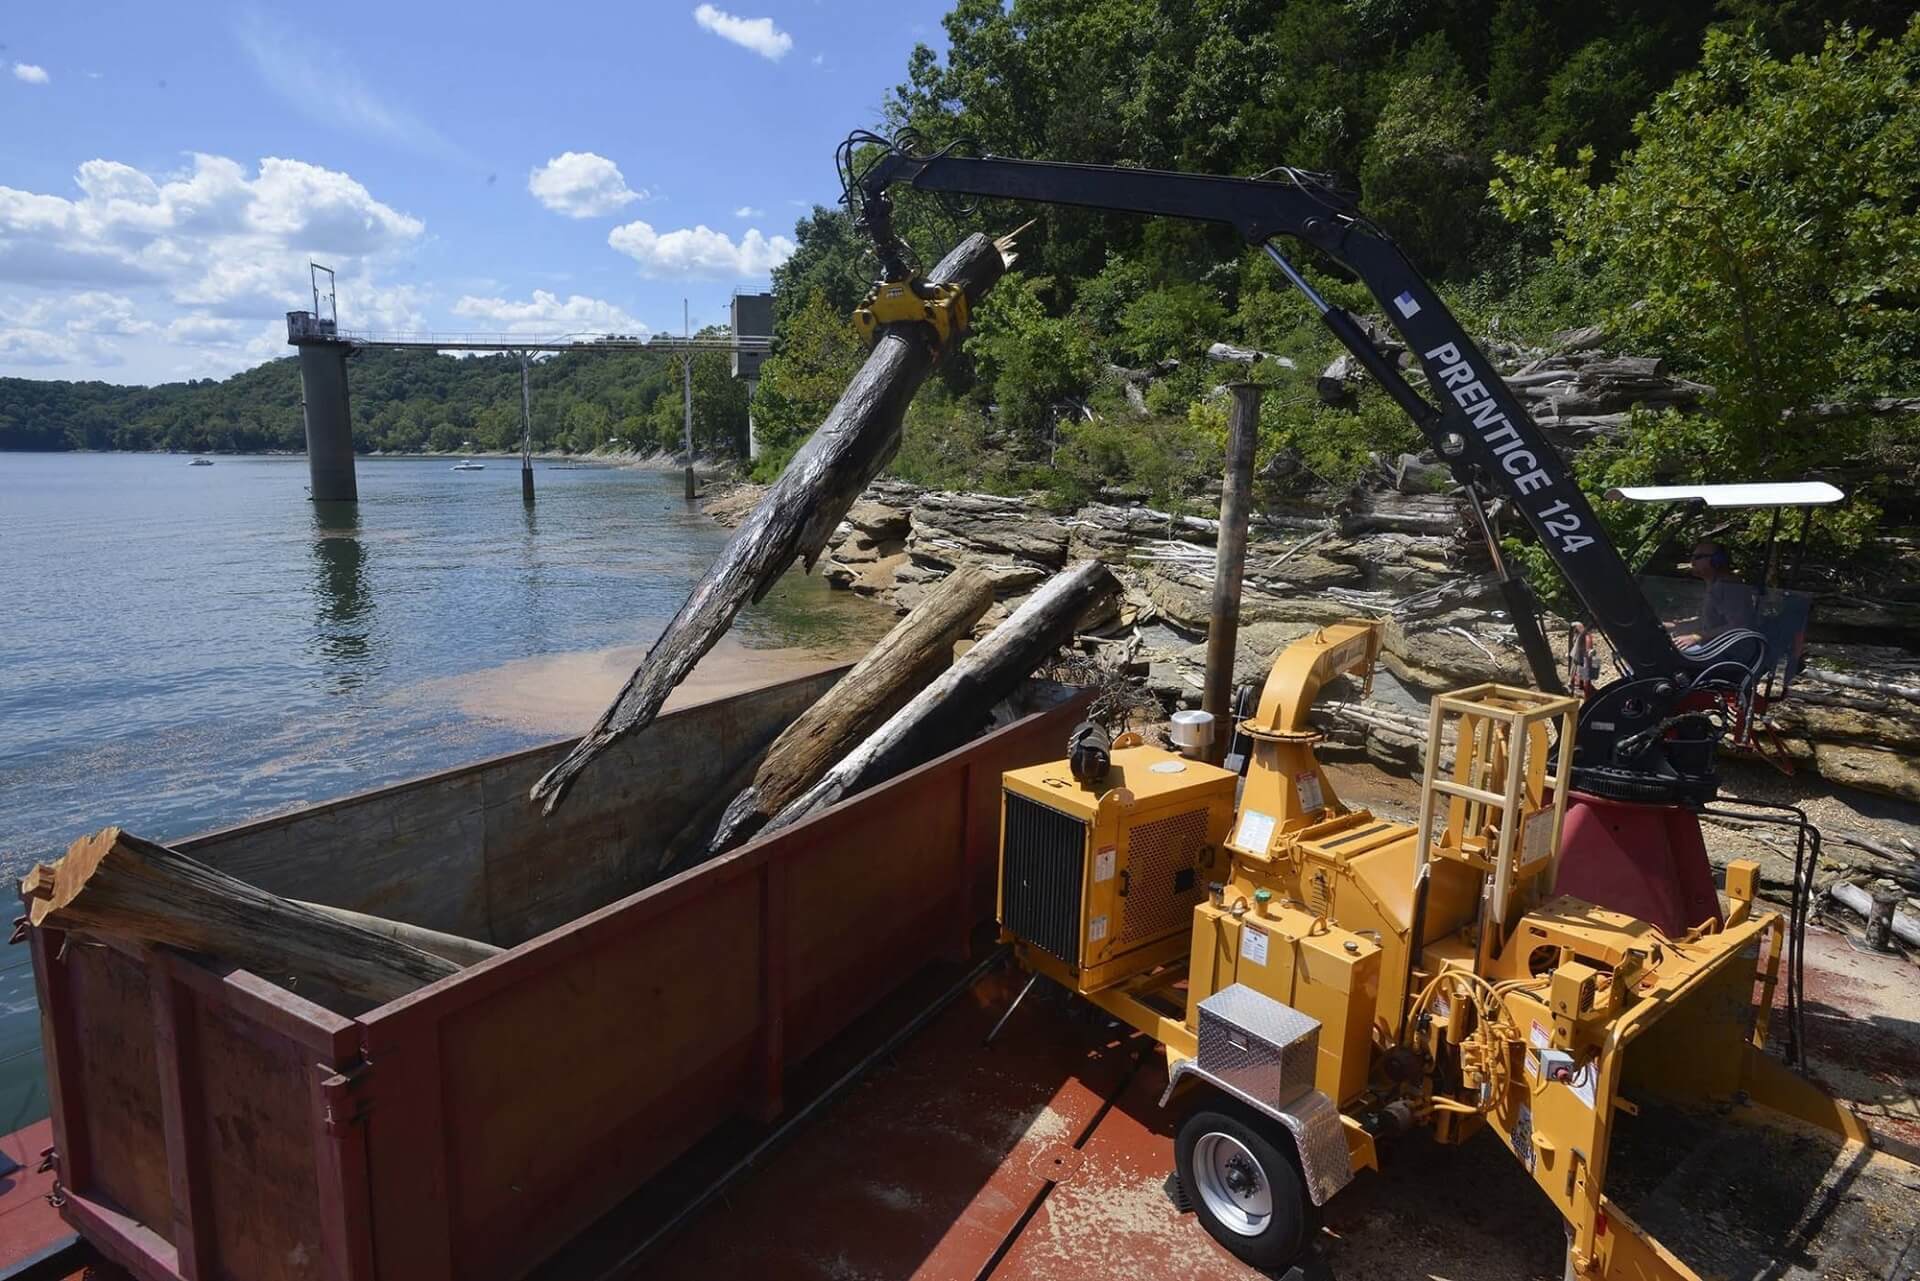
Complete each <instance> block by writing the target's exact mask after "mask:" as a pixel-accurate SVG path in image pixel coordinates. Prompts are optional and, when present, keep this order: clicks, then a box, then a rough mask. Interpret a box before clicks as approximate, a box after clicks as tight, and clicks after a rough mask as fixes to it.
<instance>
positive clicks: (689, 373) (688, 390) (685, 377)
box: [680, 298, 693, 502]
mask: <svg viewBox="0 0 1920 1281" xmlns="http://www.w3.org/2000/svg"><path fill="white" fill-rule="evenodd" d="M687 305H688V304H687V300H686V299H685V298H682V299H681V300H680V333H681V336H682V337H683V338H685V339H686V340H687V344H688V345H687V346H686V347H685V348H683V349H682V350H681V352H680V407H681V410H682V412H683V414H684V417H685V424H686V447H687V501H688V502H692V501H693V346H692V343H693V321H692V320H691V318H690V315H689V313H688V310H687Z"/></svg>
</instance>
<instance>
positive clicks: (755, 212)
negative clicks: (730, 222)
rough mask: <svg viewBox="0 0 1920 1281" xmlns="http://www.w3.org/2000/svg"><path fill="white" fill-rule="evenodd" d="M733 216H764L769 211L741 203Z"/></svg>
mask: <svg viewBox="0 0 1920 1281" xmlns="http://www.w3.org/2000/svg"><path fill="white" fill-rule="evenodd" d="M733 216H734V217H736V218H764V217H766V216H767V211H766V210H764V209H755V208H754V207H753V206H752V205H741V206H740V207H739V208H738V209H736V210H734V211H733Z"/></svg>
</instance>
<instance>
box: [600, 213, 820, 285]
mask: <svg viewBox="0 0 1920 1281" xmlns="http://www.w3.org/2000/svg"><path fill="white" fill-rule="evenodd" d="M607 243H608V244H609V245H612V246H613V247H614V248H615V249H617V250H619V251H620V252H621V253H623V254H625V255H627V256H628V257H629V258H631V259H633V260H634V261H635V262H637V263H639V264H640V270H641V271H642V272H643V273H644V274H646V275H649V276H711V277H719V278H723V279H733V280H741V279H747V278H754V277H761V276H765V275H766V274H767V273H769V272H771V271H772V270H773V269H774V268H775V267H778V266H779V265H780V264H781V263H783V262H785V261H786V260H787V259H789V258H791V257H793V249H794V245H793V242H792V241H791V240H788V239H787V238H786V237H785V236H774V237H772V238H768V237H766V236H763V235H761V234H760V232H759V229H758V228H754V229H750V230H749V231H748V232H747V233H746V234H745V235H744V236H742V237H741V238H740V240H739V242H738V243H737V244H736V243H735V242H734V240H733V238H732V237H731V236H728V235H727V234H726V233H725V232H719V231H715V230H713V229H712V228H711V227H707V226H705V225H704V224H703V225H701V226H697V227H692V228H685V227H683V228H681V229H680V230H678V231H667V232H658V231H655V230H654V229H653V228H652V227H651V226H649V225H648V224H647V223H644V222H630V223H627V224H626V225H624V226H620V227H615V228H614V229H613V230H612V231H610V232H608V233H607Z"/></svg>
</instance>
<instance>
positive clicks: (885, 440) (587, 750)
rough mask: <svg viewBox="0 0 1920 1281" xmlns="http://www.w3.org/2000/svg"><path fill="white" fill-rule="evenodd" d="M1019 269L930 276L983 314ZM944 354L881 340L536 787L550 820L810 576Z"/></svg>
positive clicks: (970, 257) (978, 242)
mask: <svg viewBox="0 0 1920 1281" xmlns="http://www.w3.org/2000/svg"><path fill="white" fill-rule="evenodd" d="M1012 261H1013V254H1012V245H1011V243H1010V242H1009V241H993V240H989V239H988V238H987V237H985V236H981V235H974V236H970V237H968V238H967V240H965V241H964V242H962V243H961V245H960V246H959V247H958V248H956V249H955V250H954V251H953V252H952V253H950V254H948V255H947V256H946V257H945V258H943V259H941V261H940V263H939V265H938V266H936V267H935V268H934V269H933V271H932V272H931V273H930V275H931V278H932V279H933V280H935V281H937V282H946V283H952V284H957V285H959V286H960V287H961V288H962V289H963V290H965V292H966V295H967V299H968V301H969V302H971V303H974V304H976V305H977V304H978V303H979V301H980V299H981V298H982V297H983V296H984V295H985V294H986V293H987V291H988V290H989V289H991V288H992V287H993V286H994V284H995V283H996V282H997V281H998V280H999V279H1000V277H1001V276H1003V275H1005V274H1006V270H1007V267H1008V266H1009V265H1010V264H1011V263H1012ZM937 357H938V354H937V353H936V352H935V350H934V349H933V348H932V346H930V345H929V343H928V342H927V340H926V331H925V330H924V329H923V328H922V327H921V326H919V325H890V326H888V327H887V328H886V329H885V330H883V331H882V332H881V336H880V340H879V342H878V343H877V344H875V346H874V349H873V351H872V353H871V354H870V355H869V356H868V357H867V360H866V363H865V364H864V365H862V366H861V368H860V372H859V373H857V374H855V375H854V378H853V381H852V382H850V383H848V384H847V389H846V391H845V392H844V393H842V395H841V397H840V401H839V403H838V404H836V405H835V406H834V407H833V411H832V412H831V413H829V414H828V415H827V417H826V420H825V421H824V422H822V423H821V424H820V427H819V430H817V431H815V432H814V433H813V435H812V436H811V437H810V438H808V440H807V443H806V444H805V445H803V446H801V448H800V452H799V453H798V454H795V455H794V457H793V461H792V462H790V463H788V464H787V469H786V471H785V472H783V473H781V476H780V479H779V481H778V482H776V483H775V484H774V486H773V488H772V489H771V490H769V491H768V492H767V495H766V497H764V498H762V499H761V500H760V505H759V506H758V507H756V508H754V510H753V514H752V515H751V516H749V517H747V519H746V520H745V521H744V522H742V524H741V526H740V528H739V529H738V530H736V531H735V533H734V536H733V540H732V541H731V542H729V543H728V544H727V547H726V550H725V551H723V552H721V553H720V557H719V559H717V560H716V561H714V563H713V566H712V567H711V568H710V569H708V570H707V572H706V575H705V577H703V578H702V579H701V580H700V583H699V585H698V586H696V587H695V588H694V589H693V593H692V594H691V595H690V596H688V597H687V601H686V604H684V605H682V606H681V607H680V612H679V613H677V614H675V615H674V616H673V620H672V621H671V622H669V623H668V624H667V628H666V630H665V631H664V632H662V633H661V634H660V639H658V640H656V641H655V642H654V643H653V647H652V648H651V649H649V650H648V651H647V656H646V657H645V658H644V659H642V660H641V662H640V666H639V667H637V668H635V669H634V673H633V675H632V677H630V678H629V679H628V681H627V684H626V687H625V688H624V689H622V690H621V691H620V696H619V697H618V698H616V699H615V700H614V702H613V705H612V706H611V707H609V708H607V710H606V711H605V712H604V713H602V714H601V717H600V719H599V720H598V721H596V722H595V723H594V726H593V728H592V729H590V730H588V731H587V733H586V736H585V737H583V738H582V739H581V740H580V742H579V743H578V744H576V745H575V746H574V748H573V750H572V751H571V752H569V753H567V755H566V757H565V758H564V759H563V760H562V761H561V762H560V763H559V764H558V765H556V766H554V767H553V768H552V769H551V770H549V771H547V773H546V774H544V775H542V776H541V778H540V779H539V781H538V782H536V783H535V784H534V785H533V793H532V799H533V800H535V801H538V802H540V803H541V804H542V806H543V808H544V811H545V812H546V813H548V814H551V813H552V812H553V811H554V808H555V807H556V806H558V805H559V804H560V802H561V801H562V800H563V799H565V797H566V794H567V789H568V788H570V787H572V786H573V782H574V780H575V779H577V778H578V777H579V776H580V771H582V770H583V769H585V768H586V767H587V765H588V764H589V763H591V762H592V761H593V759H594V758H595V757H597V756H599V755H600V753H602V752H604V751H605V750H606V749H607V748H608V747H610V746H612V745H613V744H614V743H615V742H617V741H618V740H619V739H621V738H623V737H625V736H626V735H628V734H631V733H633V732H635V731H636V730H640V729H644V728H645V727H646V726H648V725H650V724H652V723H653V718H654V717H655V716H656V715H658V714H659V711H660V705H661V704H662V703H664V702H666V699H667V695H668V694H670V693H672V692H673V688H674V687H675V686H676V685H678V684H679V683H680V682H681V680H682V679H684V678H685V676H686V674H687V673H688V672H689V671H691V670H693V665H694V664H695V663H697V662H699V661H700V658H701V656H702V655H703V654H705V653H706V652H707V651H708V650H709V649H711V648H712V647H713V644H714V642H715V641H717V640H719V639H720V637H721V636H722V635H723V634H724V633H725V632H726V630H727V628H728V626H730V625H731V624H732V622H733V616H734V615H735V614H736V613H738V612H739V610H740V607H741V606H743V605H745V604H746V603H747V602H748V601H757V600H759V599H760V598H761V597H762V596H764V595H766V593H767V591H768V589H770V588H771V587H772V586H773V584H774V583H775V582H776V581H778V580H779V578H780V576H781V575H782V574H784V573H785V572H786V571H787V567H788V566H790V565H792V564H793V562H794V560H795V559H796V558H798V559H800V560H802V561H804V562H805V564H806V567H807V568H808V569H809V570H810V569H812V568H813V563H814V561H815V560H817V559H818V558H819V556H820V554H821V552H822V551H824V550H825V548H826V545H827V539H828V538H830V537H832V535H833V531H834V528H835V527H836V526H837V525H839V523H840V520H841V518H842V517H843V516H845V515H846V514H847V510H848V509H849V508H851V507H852V506H853V503H854V500H855V499H856V498H858V497H859V496H860V491H861V490H863V489H865V488H866V485H867V482H868V481H870V480H872V479H873V478H874V476H875V475H877V474H878V473H879V471H880V469H881V468H882V467H885V466H886V465H887V463H888V461H889V460H891V459H892V457H893V455H894V451H896V450H897V449H899V447H900V427H901V422H902V420H903V419H904V418H905V416H906V412H907V406H908V404H909V403H911V402H912V400H913V396H914V393H915V392H917V391H918V390H919V389H920V385H921V384H922V383H924V382H925V381H926V379H927V376H928V375H929V374H930V373H932V372H933V367H934V362H935V360H936V359H937Z"/></svg>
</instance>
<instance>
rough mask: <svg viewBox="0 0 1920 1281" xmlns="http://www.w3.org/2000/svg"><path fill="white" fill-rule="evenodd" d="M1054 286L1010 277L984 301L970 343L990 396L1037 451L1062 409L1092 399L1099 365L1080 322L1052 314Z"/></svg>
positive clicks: (1003, 419) (1005, 422) (1008, 424)
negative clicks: (1049, 311) (1058, 409)
mask: <svg viewBox="0 0 1920 1281" xmlns="http://www.w3.org/2000/svg"><path fill="white" fill-rule="evenodd" d="M1049 289H1050V284H1049V282H1047V281H1044V280H1041V279H1039V278H1036V277H1033V276H1026V275H1021V274H1018V273H1015V274H1013V275H1010V276H1008V277H1006V278H1005V279H1003V280H1002V281H1001V282H1000V283H999V284H998V285H997V286H996V287H995V288H994V291H993V292H992V293H991V294H988V295H987V297H986V298H985V299H984V300H983V301H982V302H981V304H980V309H979V314H978V316H977V317H976V319H975V321H974V324H973V326H972V332H971V334H970V335H969V336H968V338H967V341H966V349H967V352H968V354H969V355H971V356H972V357H973V360H974V365H975V368H976V369H977V370H978V373H979V377H980V385H981V395H982V398H983V399H986V400H988V401H990V402H991V403H992V404H993V405H994V407H995V409H996V410H997V412H998V415H999V421H1000V424H1001V425H1002V426H1003V427H1004V428H1005V429H1006V430H1007V431H1009V432H1012V433H1014V435H1015V438H1016V439H1017V440H1019V441H1020V442H1021V443H1022V445H1023V446H1024V447H1025V448H1027V449H1029V450H1031V449H1033V448H1034V447H1035V446H1036V445H1037V443H1038V441H1039V440H1040V439H1041V438H1042V437H1043V436H1044V435H1045V434H1046V433H1047V432H1048V430H1049V429H1050V428H1051V427H1052V425H1053V422H1054V418H1055V407H1056V406H1058V405H1059V404H1061V403H1062V402H1063V401H1077V400H1080V399H1082V398H1084V397H1085V396H1086V394H1087V388H1088V387H1089V386H1090V385H1091V384H1092V382H1093V376H1094V373H1095V369H1096V362H1095V361H1094V356H1093V344H1092V342H1091V341H1090V340H1089V338H1088V337H1087V334H1086V331H1085V330H1084V329H1083V328H1082V327H1081V326H1080V324H1079V322H1078V321H1076V320H1073V319H1072V318H1061V317H1054V316H1049V315H1048V314H1047V308H1046V304H1045V302H1044V301H1043V300H1042V295H1044V294H1045V293H1047V292H1048V291H1049Z"/></svg>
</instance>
